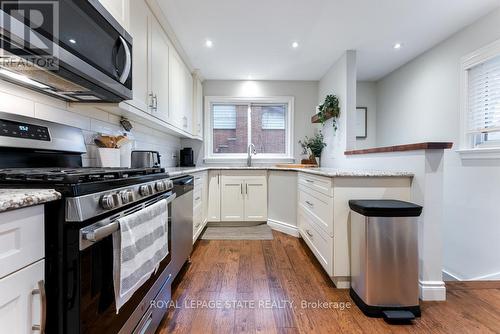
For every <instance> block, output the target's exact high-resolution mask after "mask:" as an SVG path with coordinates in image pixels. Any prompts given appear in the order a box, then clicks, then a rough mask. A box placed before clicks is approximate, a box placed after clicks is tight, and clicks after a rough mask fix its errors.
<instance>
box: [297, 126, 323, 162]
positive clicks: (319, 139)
mask: <svg viewBox="0 0 500 334" xmlns="http://www.w3.org/2000/svg"><path fill="white" fill-rule="evenodd" d="M323 140H324V136H323V133H322V132H321V131H319V132H318V133H316V134H315V135H314V136H313V137H311V138H309V137H307V136H306V137H305V138H304V140H299V144H300V146H301V147H302V149H303V152H304V154H310V156H309V162H310V163H311V162H312V163H316V165H318V166H319V162H320V158H321V152H322V151H323V149H324V148H325V147H326V143H325V142H323Z"/></svg>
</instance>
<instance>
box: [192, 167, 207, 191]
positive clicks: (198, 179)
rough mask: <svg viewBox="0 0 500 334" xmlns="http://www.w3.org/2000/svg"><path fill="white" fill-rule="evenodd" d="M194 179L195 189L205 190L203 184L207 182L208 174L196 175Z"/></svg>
mask: <svg viewBox="0 0 500 334" xmlns="http://www.w3.org/2000/svg"><path fill="white" fill-rule="evenodd" d="M193 177H194V189H195V191H196V190H197V189H201V188H203V184H204V182H205V180H206V179H207V176H206V172H203V173H195V174H193Z"/></svg>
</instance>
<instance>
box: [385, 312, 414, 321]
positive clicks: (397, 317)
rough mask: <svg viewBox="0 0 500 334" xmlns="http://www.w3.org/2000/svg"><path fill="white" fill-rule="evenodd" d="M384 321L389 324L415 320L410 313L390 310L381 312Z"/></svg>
mask: <svg viewBox="0 0 500 334" xmlns="http://www.w3.org/2000/svg"><path fill="white" fill-rule="evenodd" d="M382 314H383V316H384V320H385V321H387V322H389V323H399V322H409V321H412V320H413V319H415V315H414V314H413V313H412V312H410V311H403V310H392V311H389V310H388V311H382Z"/></svg>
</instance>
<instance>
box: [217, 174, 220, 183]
mask: <svg viewBox="0 0 500 334" xmlns="http://www.w3.org/2000/svg"><path fill="white" fill-rule="evenodd" d="M219 179H220V175H217V184H219Z"/></svg>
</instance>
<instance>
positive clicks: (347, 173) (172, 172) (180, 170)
mask: <svg viewBox="0 0 500 334" xmlns="http://www.w3.org/2000/svg"><path fill="white" fill-rule="evenodd" d="M230 169H232V170H283V171H294V172H302V173H309V174H315V175H319V176H327V177H413V176H414V174H413V173H410V172H404V171H377V170H353V169H337V168H284V167H272V166H259V167H245V166H244V167H239V166H230V167H215V166H214V167H212V166H210V167H207V166H203V167H167V168H165V171H166V172H167V173H168V174H169V176H170V177H176V176H181V175H186V174H191V173H196V172H202V171H205V170H230Z"/></svg>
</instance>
